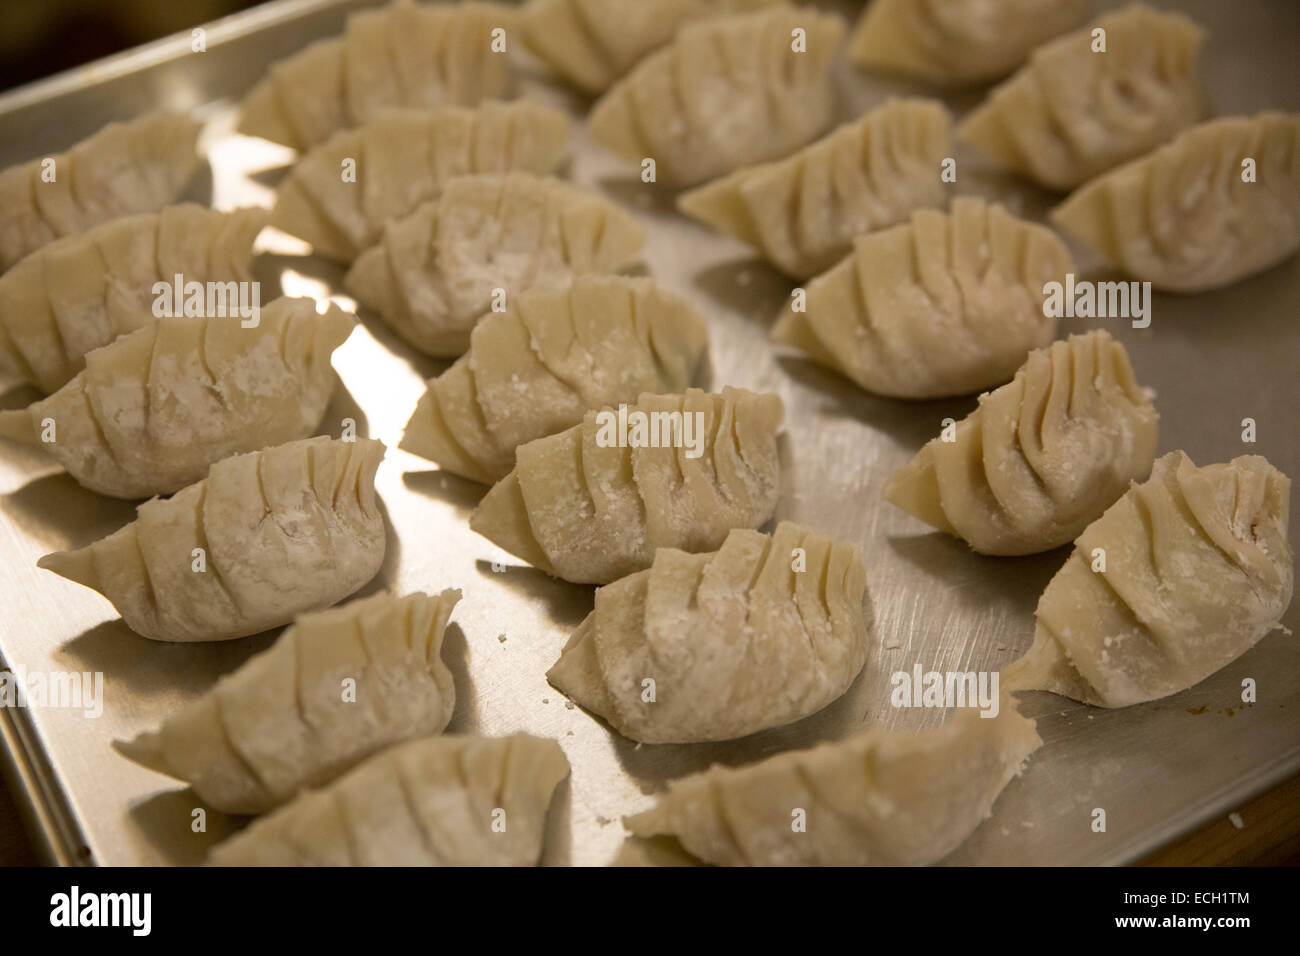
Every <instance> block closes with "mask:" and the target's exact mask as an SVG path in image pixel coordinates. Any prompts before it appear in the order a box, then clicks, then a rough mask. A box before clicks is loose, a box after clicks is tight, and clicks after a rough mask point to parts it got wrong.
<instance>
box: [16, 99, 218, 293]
mask: <svg viewBox="0 0 1300 956" xmlns="http://www.w3.org/2000/svg"><path fill="white" fill-rule="evenodd" d="M201 125H202V124H200V123H199V122H198V121H196V120H193V119H191V118H190V117H188V116H185V115H183V114H180V113H150V114H147V115H145V116H142V117H140V118H139V119H136V120H132V121H131V122H129V123H109V124H108V125H107V126H105V127H104V128H103V129H101V130H100V131H99V132H98V133H95V134H94V135H93V136H90V137H88V138H87V139H83V140H82V141H81V142H80V143H78V144H77V145H75V146H73V147H72V148H71V149H70V150H68V151H67V152H66V153H57V154H55V155H53V156H48V157H42V158H40V159H33V160H32V161H30V162H27V163H23V164H21V165H18V166H10V167H9V168H8V169H6V170H4V171H3V172H0V272H3V271H4V270H5V269H8V268H10V267H11V266H13V265H15V264H16V263H17V262H18V261H19V260H20V259H22V258H24V257H25V256H28V255H31V254H32V253H33V252H35V251H36V250H37V249H39V248H41V247H42V246H44V245H46V244H47V243H50V242H53V241H54V240H56V239H61V238H63V237H64V236H74V235H76V234H77V233H80V232H85V231H86V230H87V229H89V228H91V227H92V226H98V225H99V224H100V223H103V222H107V221H108V220H110V219H117V218H118V217H120V216H130V215H134V214H136V213H142V212H153V211H155V210H158V209H161V208H162V207H163V206H166V205H167V204H168V203H170V202H173V201H174V200H175V199H176V197H177V196H179V195H180V192H181V190H182V189H183V188H184V187H185V184H186V183H187V182H188V181H189V178H190V176H191V175H193V173H194V169H195V167H197V166H198V163H199V157H198V154H197V153H196V152H195V146H196V144H197V143H198V139H199V129H200V127H201ZM50 161H52V163H53V165H52V166H51V165H49V162H50ZM51 176H52V177H53V179H51V178H50V177H51Z"/></svg>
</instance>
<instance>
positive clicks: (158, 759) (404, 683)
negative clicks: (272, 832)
mask: <svg viewBox="0 0 1300 956" xmlns="http://www.w3.org/2000/svg"><path fill="white" fill-rule="evenodd" d="M459 600H460V592H459V591H457V590H446V591H443V592H442V593H441V594H438V595H437V596H436V597H430V596H429V595H427V594H423V593H421V592H419V591H417V592H415V593H414V594H408V595H405V596H404V597H397V596H395V595H391V594H387V593H381V594H374V595H371V596H370V597H365V598H358V599H357V600H355V601H352V602H351V603H349V604H345V605H343V606H342V607H336V608H332V609H331V610H328V611H320V612H317V613H315V614H305V615H303V616H302V617H299V618H298V619H297V620H296V621H295V622H294V623H293V625H292V626H290V627H289V628H288V629H287V630H286V631H285V632H284V634H282V635H281V636H280V638H279V640H277V641H276V642H275V644H273V645H272V646H271V648H270V650H267V651H264V652H263V653H261V654H258V655H257V656H255V657H253V658H250V659H249V660H248V661H247V662H246V663H245V664H244V665H243V666H242V667H240V668H239V669H238V670H236V671H235V672H234V673H233V674H228V675H227V676H225V677H223V678H222V679H221V680H219V681H218V682H217V684H216V686H215V687H213V688H212V689H211V690H209V691H208V692H207V693H205V694H203V695H202V696H200V697H198V698H196V699H194V700H192V701H190V702H189V703H187V704H186V705H185V706H184V707H183V708H181V710H180V711H179V712H177V713H176V714H173V715H172V716H171V717H168V718H167V719H166V720H164V721H163V723H162V725H161V726H160V727H159V728H158V730H156V731H148V732H146V733H143V734H140V735H139V736H137V737H136V738H135V739H134V740H130V741H121V740H119V741H117V742H116V743H115V744H114V747H115V748H116V749H117V750H118V751H119V752H120V753H121V754H123V755H124V756H126V757H128V758H129V759H131V760H134V761H136V762H137V763H139V764H143V765H144V766H146V767H148V768H149V769H150V770H156V771H158V772H159V773H164V774H167V775H168V776H171V777H176V778H177V779H179V780H184V781H185V782H186V783H188V784H190V785H191V786H192V787H193V788H194V792H195V793H197V794H198V795H199V798H200V799H201V800H203V802H204V803H206V804H207V805H208V806H210V807H213V808H215V809H217V810H220V811H221V812H223V813H265V812H266V811H268V810H272V809H274V808H275V807H277V806H279V805H280V804H282V803H285V802H287V801H289V800H291V799H293V798H294V797H295V796H296V795H297V794H298V793H299V792H300V791H302V790H306V789H309V788H312V787H318V786H320V785H321V784H325V783H328V782H329V781H331V780H333V779H334V778H335V777H337V776H338V775H339V774H340V773H342V772H344V771H345V770H347V769H348V768H350V767H352V766H353V765H354V764H356V763H357V762H358V761H360V760H363V759H365V758H366V757H367V756H369V755H370V754H372V753H374V752H375V751H377V750H381V749H382V748H384V747H387V746H389V745H390V744H394V743H398V742H400V741H403V740H410V739H412V738H416V737H427V736H429V735H430V734H438V733H441V732H442V730H443V728H444V727H446V726H447V722H448V721H449V720H451V712H452V709H453V708H454V706H455V703H456V687H455V684H454V683H453V681H452V677H451V671H449V670H448V669H447V665H445V664H444V663H443V662H442V656H441V655H442V638H443V632H444V630H445V629H446V627H447V620H448V618H450V617H451V609H452V608H453V607H454V606H455V605H456V602H457V601H459ZM348 681H351V682H352V683H351V684H350V685H349V684H347V683H346V682H348Z"/></svg>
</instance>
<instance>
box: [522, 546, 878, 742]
mask: <svg viewBox="0 0 1300 956" xmlns="http://www.w3.org/2000/svg"><path fill="white" fill-rule="evenodd" d="M866 596H867V572H866V569H865V568H864V567H863V564H862V551H861V549H860V548H859V547H858V546H857V545H856V544H848V543H846V542H842V541H835V540H832V539H831V538H830V536H828V535H825V534H821V533H820V532H817V531H813V530H812V529H810V528H805V527H801V526H800V525H797V524H791V523H790V522H788V521H783V522H781V523H780V524H779V525H777V527H776V533H775V534H773V535H766V534H760V533H759V532H757V531H750V530H748V529H744V528H737V529H735V530H733V531H731V532H730V533H729V534H728V535H727V538H726V540H725V541H724V542H723V545H722V548H721V549H720V550H718V551H715V552H713V553H711V554H687V553H686V552H685V551H678V550H676V549H675V548H663V549H660V550H659V551H658V552H656V553H655V556H654V563H653V564H652V565H651V566H650V568H648V569H647V570H645V571H637V572H635V573H633V574H630V575H628V576H627V577H625V578H621V579H620V580H618V581H615V582H614V583H613V584H607V585H605V586H604V587H603V588H600V589H599V590H597V591H596V609H595V610H594V611H592V612H591V613H590V614H588V615H587V618H586V620H584V621H583V622H582V624H581V625H579V627H578V629H577V630H576V631H575V632H574V634H573V637H572V638H570V639H569V642H568V644H566V645H565V647H564V652H563V653H562V654H561V655H560V659H559V661H557V662H556V664H555V666H554V667H552V668H551V669H550V671H549V672H548V673H547V675H546V676H547V678H548V679H549V680H550V682H551V683H552V684H553V685H555V686H556V687H557V688H559V689H560V691H562V692H563V693H564V694H565V695H567V696H568V697H571V698H572V699H573V700H575V701H577V702H578V703H579V704H581V705H582V706H583V707H585V708H587V709H588V710H592V711H595V712H596V713H597V714H599V715H600V716H601V717H604V718H605V719H606V720H607V721H609V723H610V724H612V725H613V727H614V728H615V729H616V730H617V731H618V732H619V733H620V734H622V735H623V736H624V737H629V738H631V739H632V740H636V741H640V742H642V743H648V744H665V743H698V742H700V741H707V740H731V739H732V738H735V737H744V736H745V735H747V734H753V733H757V732H758V731H760V730H766V729H768V728H769V727H780V726H782V725H783V724H789V723H793V722H794V721H796V720H800V719H802V718H804V717H807V716H808V715H809V714H813V713H816V712H817V711H819V710H821V709H822V708H823V707H825V706H826V705H827V704H829V703H831V701H833V700H835V699H836V698H838V697H839V696H840V695H841V694H843V693H844V691H845V690H846V689H847V688H848V686H849V685H850V684H851V683H853V680H854V678H855V677H857V676H858V672H859V671H861V670H862V665H863V664H864V663H865V662H866V659H867V637H868V622H867V618H866V615H865V613H864V608H863V603H864V599H866ZM647 679H649V680H652V681H654V685H653V686H654V692H655V693H654V700H653V701H652V702H647V701H646V700H645V697H644V693H645V685H644V681H645V680H647Z"/></svg>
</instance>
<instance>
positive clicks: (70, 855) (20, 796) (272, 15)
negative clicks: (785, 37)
mask: <svg viewBox="0 0 1300 956" xmlns="http://www.w3.org/2000/svg"><path fill="white" fill-rule="evenodd" d="M382 2H383V0H264V2H262V3H260V4H258V5H257V6H254V7H251V8H249V9H247V10H242V11H238V12H236V13H233V14H230V15H228V16H225V17H221V18H219V19H216V20H212V21H208V22H205V23H201V24H196V25H195V26H194V27H191V28H189V29H187V30H182V31H178V32H176V33H173V34H170V35H168V36H165V37H161V38H159V39H157V40H153V41H150V42H148V43H144V44H141V45H138V46H135V47H131V48H128V49H126V50H123V51H121V52H119V53H115V54H112V55H110V56H108V57H103V58H100V59H98V60H93V61H90V62H88V63H85V64H81V65H79V66H76V67H72V68H70V69H67V70H64V71H61V72H59V73H56V74H53V75H51V76H48V77H44V78H41V79H38V80H34V81H31V82H28V83H25V84H23V85H21V86H18V87H15V88H13V89H11V90H9V91H6V92H3V93H0V118H2V117H3V116H5V115H7V114H10V113H14V112H17V111H20V110H25V109H30V108H33V107H39V106H40V105H41V104H43V103H46V102H49V101H51V100H54V99H57V98H59V97H61V96H65V95H69V94H72V93H76V92H79V91H82V90H84V89H86V88H88V87H92V86H96V85H99V84H102V83H106V82H109V81H112V80H114V79H118V78H121V77H123V76H127V75H129V74H131V73H133V72H137V71H140V70H144V69H148V68H153V67H158V66H162V65H164V64H166V63H169V62H172V61H174V60H176V59H178V58H180V57H182V56H186V55H189V54H190V53H191V52H192V51H191V47H190V44H191V31H192V30H194V29H198V28H200V27H201V28H202V29H203V30H205V31H206V34H207V45H208V47H209V48H211V47H213V46H217V45H220V44H224V43H228V42H230V41H233V40H237V39H240V38H243V37H246V36H248V35H250V34H253V33H256V32H258V31H259V30H262V29H265V28H269V27H273V26H277V25H282V24H285V23H289V22H292V21H294V20H297V19H300V18H303V17H307V16H310V15H312V14H315V13H319V12H322V11H326V10H331V9H348V10H355V9H364V8H365V7H367V6H374V5H378V4H380V3H382ZM422 2H426V3H435V4H438V3H444V2H456V0H422ZM500 2H505V3H510V4H516V3H518V2H519V0H500ZM934 95H936V96H941V95H942V93H936V94H934ZM7 669H8V663H7V662H6V660H5V658H4V656H3V653H0V670H7ZM42 744H43V740H42V735H41V734H40V733H39V731H38V730H37V728H36V726H35V724H34V723H33V722H32V721H31V720H30V719H29V718H28V716H27V715H26V713H25V712H24V709H23V708H9V707H0V780H2V781H3V782H4V783H5V784H6V785H7V786H8V788H9V792H10V794H11V796H12V798H13V800H14V803H15V805H16V806H17V808H18V810H19V815H20V817H21V818H22V822H23V825H24V829H25V831H26V833H27V834H28V835H29V836H30V837H31V838H32V839H33V841H34V842H35V844H36V846H35V850H36V853H37V856H38V857H39V858H40V859H41V860H42V862H43V863H45V864H46V865H57V866H98V865H101V864H100V862H99V861H98V860H97V859H95V857H94V853H93V851H92V850H90V849H89V848H88V845H87V842H86V840H85V838H84V835H83V831H82V828H81V824H80V822H79V821H78V818H77V814H76V810H75V808H74V805H73V801H72V800H71V798H70V795H69V794H68V792H67V790H66V788H65V787H64V785H63V784H62V782H61V781H60V779H59V776H58V774H57V772H55V770H54V769H53V767H52V766H51V765H50V763H49V761H48V758H47V755H46V751H45V748H44V747H43V745H42ZM1297 773H1300V746H1298V747H1295V748H1293V749H1291V750H1290V751H1287V752H1285V753H1283V754H1281V755H1279V756H1278V757H1276V758H1275V759H1274V760H1273V761H1271V762H1269V763H1268V764H1266V765H1264V766H1262V767H1258V768H1256V769H1255V770H1253V771H1252V772H1251V773H1250V774H1249V783H1246V784H1242V783H1237V784H1236V785H1235V786H1233V787H1231V788H1229V787H1226V786H1225V787H1221V788H1220V789H1219V790H1217V791H1215V792H1213V793H1211V794H1209V795H1207V796H1205V797H1203V798H1202V799H1201V800H1200V801H1198V802H1197V803H1195V804H1193V805H1192V806H1190V807H1187V808H1185V809H1184V811H1183V812H1182V813H1181V814H1179V815H1177V816H1175V817H1171V818H1169V819H1168V820H1167V822H1166V823H1165V824H1164V825H1162V826H1160V827H1158V828H1156V829H1155V831H1154V832H1153V833H1152V834H1151V835H1150V837H1149V838H1148V839H1147V840H1144V841H1142V842H1141V843H1135V844H1130V845H1129V846H1127V847H1125V852H1124V853H1123V854H1122V855H1117V856H1115V857H1112V858H1109V859H1106V860H1104V861H1102V862H1101V863H1100V864H1098V865H1103V866H1116V865H1118V866H1126V865H1134V864H1137V863H1139V862H1140V861H1141V860H1142V859H1143V858H1145V857H1147V856H1149V855H1150V854H1151V853H1153V852H1154V851H1156V850H1157V849H1159V848H1160V847H1163V846H1166V845H1168V844H1169V843H1171V842H1173V841H1174V840H1176V839H1178V838H1180V837H1182V836H1185V835H1187V834H1190V833H1192V832H1194V831H1195V830H1197V829H1199V828H1201V827H1203V826H1204V825H1205V824H1206V823H1207V821H1209V820H1210V819H1211V818H1213V817H1214V816H1216V815H1217V814H1220V813H1223V812H1225V811H1226V810H1227V809H1228V808H1230V807H1232V806H1237V805H1240V804H1243V803H1246V802H1248V801H1250V800H1252V799H1254V798H1255V797H1257V796H1259V795H1260V794H1261V793H1263V792H1264V791H1266V790H1268V789H1270V788H1272V787H1275V786H1277V785H1278V784H1280V783H1281V782H1282V781H1284V780H1286V779H1288V778H1290V777H1292V776H1294V775H1296V774H1297Z"/></svg>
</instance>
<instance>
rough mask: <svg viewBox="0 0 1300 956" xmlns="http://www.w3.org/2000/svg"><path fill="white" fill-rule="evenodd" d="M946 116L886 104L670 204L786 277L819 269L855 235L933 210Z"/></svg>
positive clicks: (947, 133) (938, 201)
mask: <svg viewBox="0 0 1300 956" xmlns="http://www.w3.org/2000/svg"><path fill="white" fill-rule="evenodd" d="M951 140H952V117H951V116H949V115H948V110H947V109H946V108H945V107H944V105H943V104H942V103H940V102H938V101H937V100H919V99H916V100H890V101H889V102H887V103H885V105H884V106H880V107H877V108H876V109H874V110H872V111H871V112H869V113H867V114H866V115H864V116H863V117H861V118H860V119H858V120H856V121H855V122H853V123H847V124H845V125H844V126H841V127H840V128H839V129H837V130H836V131H835V132H833V133H831V134H830V135H829V136H827V137H825V138H824V139H821V140H818V141H817V142H815V143H813V144H812V145H811V146H806V147H804V148H803V149H802V150H800V151H799V152H797V153H795V154H794V155H793V156H789V157H787V158H786V159H781V160H777V161H776V162H773V163H765V164H763V165H761V166H751V167H748V168H745V169H738V170H737V171H736V172H734V173H732V174H731V175H730V176H726V177H724V178H722V179H720V180H718V181H717V182H713V183H709V184H708V185H707V186H701V187H700V188H699V189H696V190H693V191H692V192H688V193H685V194H683V195H682V196H680V197H679V198H678V200H677V207H678V208H679V209H680V210H681V211H682V212H683V213H685V214H686V215H688V216H693V217H694V218H696V219H699V220H700V221H701V222H704V223H707V224H708V225H710V226H712V227H713V228H715V229H717V230H719V231H721V232H724V233H727V234H728V235H732V236H735V237H736V238H737V239H739V240H741V241H742V242H745V243H748V244H749V245H751V246H753V247H754V248H756V249H758V250H759V251H760V252H761V253H762V254H763V255H764V256H765V257H766V258H767V259H769V260H770V261H771V262H773V263H774V264H775V265H776V266H777V267H779V268H780V269H782V270H784V271H785V272H787V273H789V274H790V275H792V276H796V277H801V278H802V277H804V276H810V275H815V274H816V273H818V272H824V271H825V270H827V269H829V268H830V267H831V266H832V265H834V264H835V262H836V260H838V259H841V258H843V257H844V255H845V254H846V253H848V252H849V251H850V250H851V249H852V247H853V240H854V238H855V237H857V236H860V235H862V234H863V233H867V232H872V231H874V230H876V229H883V228H884V227H886V226H892V225H894V224H895V223H897V222H902V221H906V219H907V217H908V214H909V213H911V212H912V210H914V209H917V208H920V207H923V206H941V205H943V199H944V186H943V183H942V182H941V181H940V178H939V177H940V172H941V169H940V167H941V164H942V162H943V159H944V157H946V156H950V155H951V149H952V142H951Z"/></svg>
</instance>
